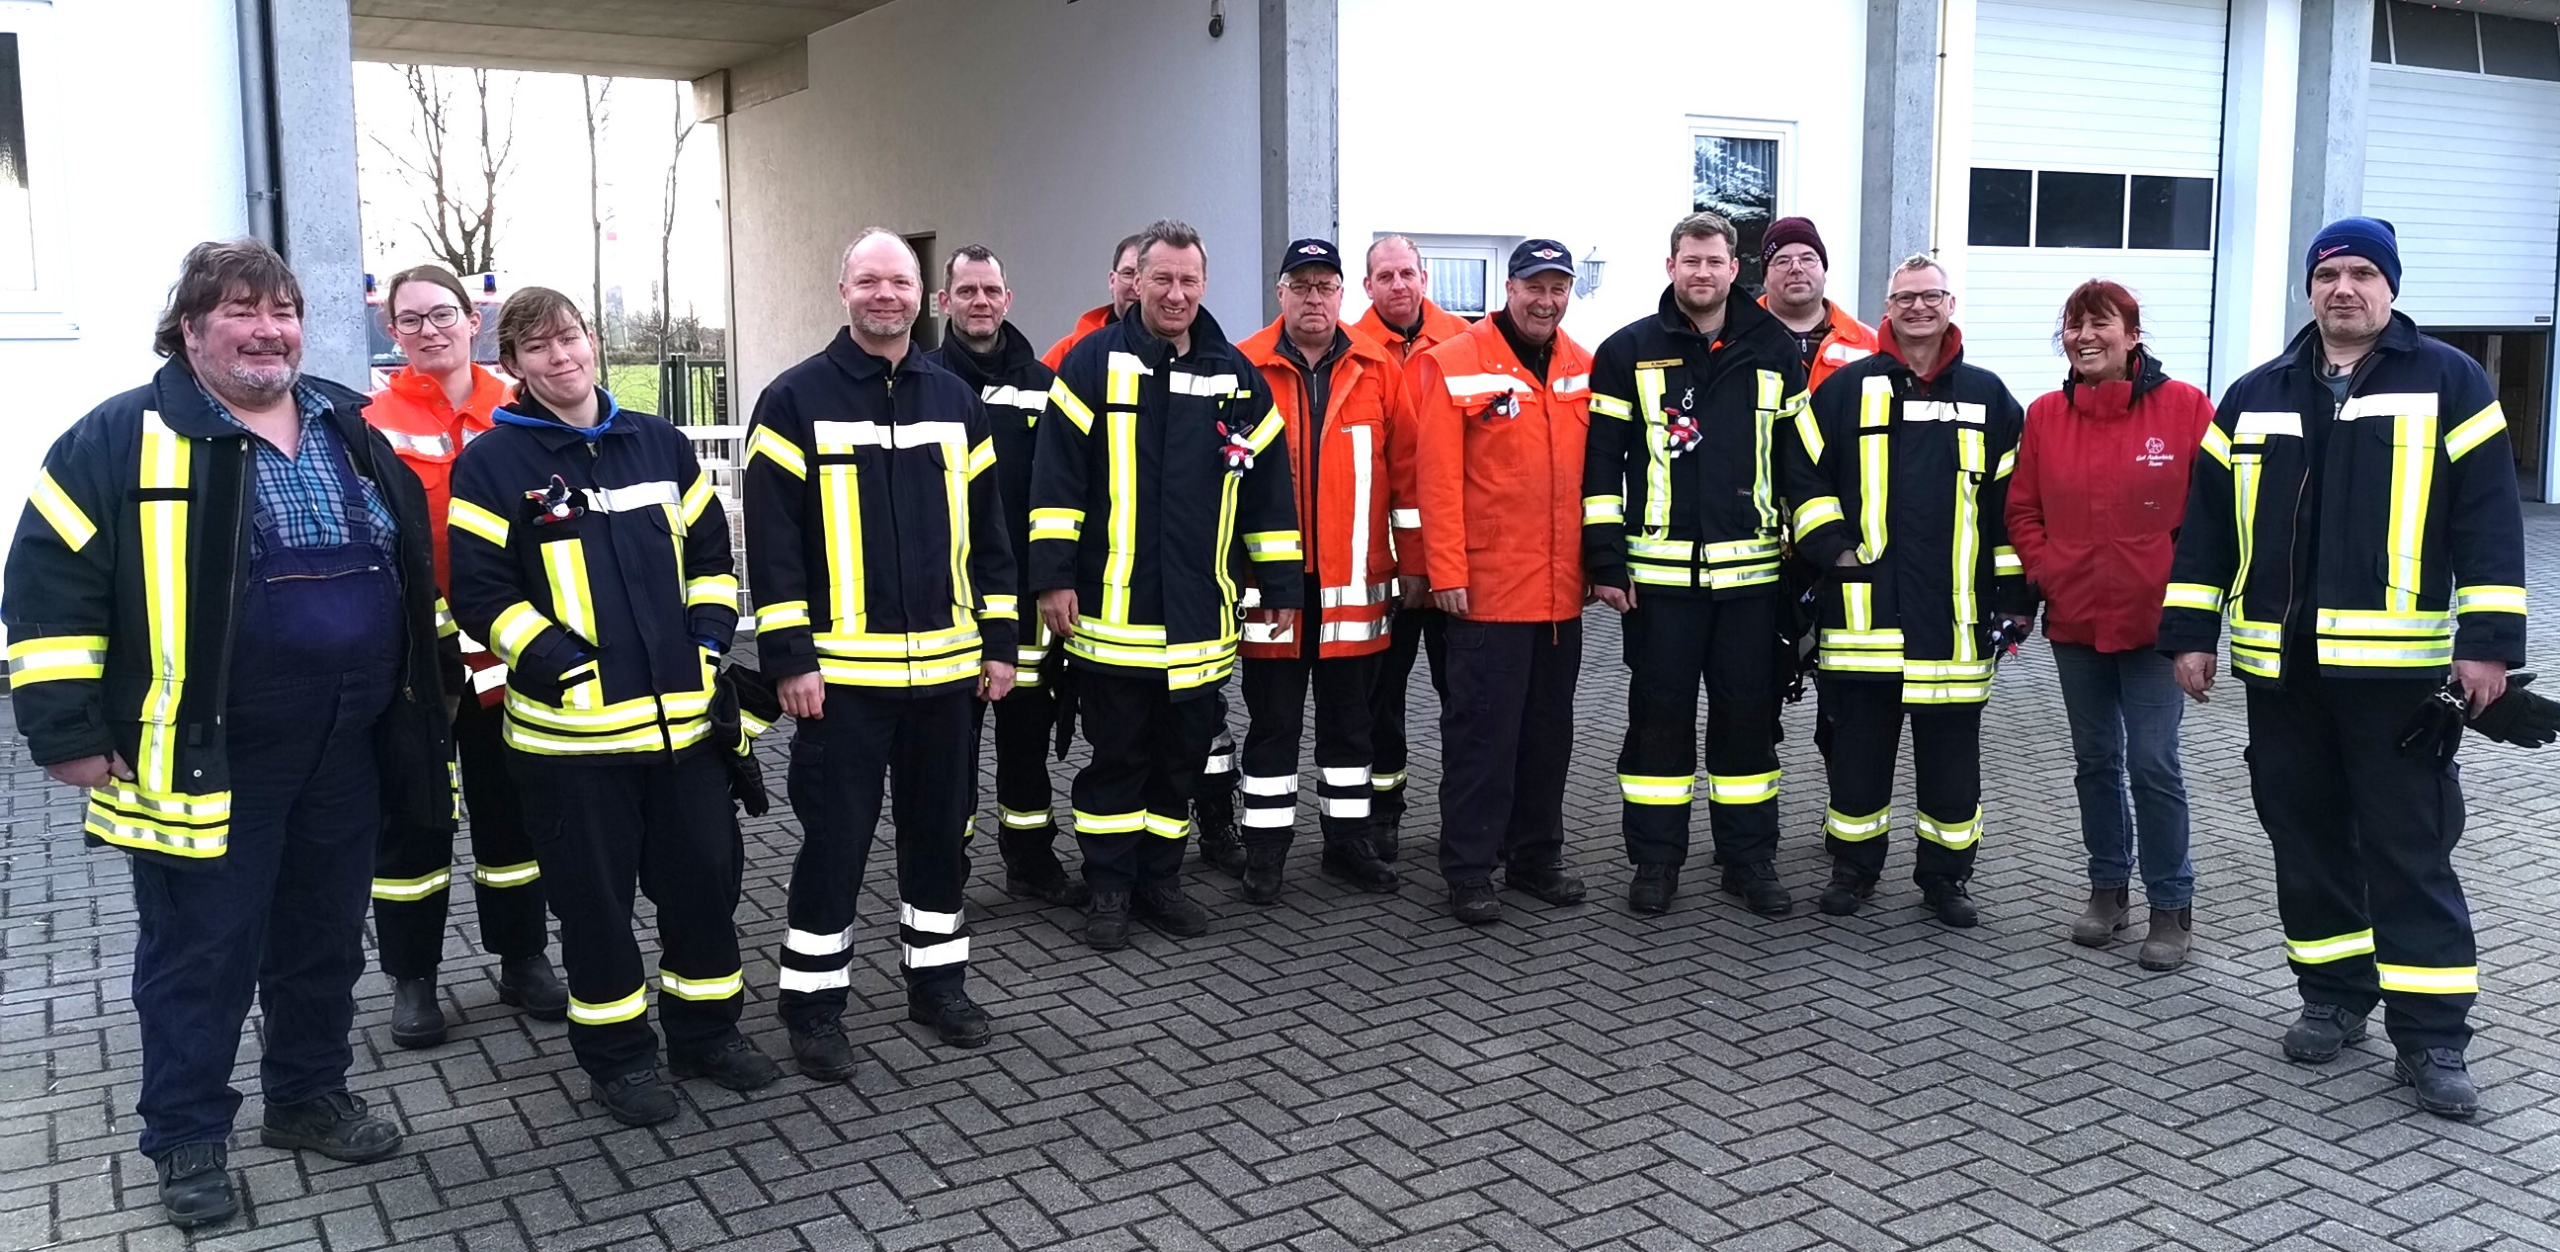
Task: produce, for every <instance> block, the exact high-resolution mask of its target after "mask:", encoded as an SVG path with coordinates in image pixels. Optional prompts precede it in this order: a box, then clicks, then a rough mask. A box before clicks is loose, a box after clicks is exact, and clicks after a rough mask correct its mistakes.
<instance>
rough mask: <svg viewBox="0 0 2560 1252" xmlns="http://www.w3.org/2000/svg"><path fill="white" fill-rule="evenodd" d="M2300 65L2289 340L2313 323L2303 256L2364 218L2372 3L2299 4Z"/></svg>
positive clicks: (2321, 0)
mask: <svg viewBox="0 0 2560 1252" xmlns="http://www.w3.org/2000/svg"><path fill="white" fill-rule="evenodd" d="M2301 3H2302V59H2301V62H2300V65H2301V69H2300V76H2299V78H2298V80H2297V81H2296V83H2295V87H2296V90H2297V99H2298V100H2299V105H2298V109H2297V114H2296V122H2297V134H2296V142H2295V146H2294V150H2293V151H2294V155H2293V188H2292V192H2293V228H2292V230H2291V232H2290V236H2289V239H2288V242H2289V244H2290V247H2289V248H2288V249H2287V256H2288V257H2289V258H2290V260H2289V265H2290V267H2291V268H2290V269H2289V270H2288V273H2289V274H2290V276H2291V279H2292V282H2291V287H2290V291H2289V292H2288V294H2287V296H2286V300H2285V318H2284V326H2285V330H2286V332H2287V333H2288V334H2290V333H2291V332H2292V331H2295V330H2299V329H2301V328H2302V327H2303V326H2305V325H2307V324H2309V322H2310V321H2311V300H2310V297H2309V295H2308V294H2307V293H2306V292H2305V291H2304V290H2303V286H2302V273H2301V269H2302V261H2301V257H2302V254H2303V251H2304V250H2305V249H2307V248H2309V247H2310V246H2311V238H2312V236H2314V235H2316V234H2318V233H2320V228H2321V227H2322V226H2324V225H2326V224H2328V223H2330V222H2333V221H2336V220H2337V219H2339V218H2341V217H2347V216H2350V215H2353V214H2357V213H2361V212H2363V211H2364V119H2365V102H2366V99H2367V97H2368V96H2370V95H2371V93H2372V87H2373V5H2374V0H2301Z"/></svg>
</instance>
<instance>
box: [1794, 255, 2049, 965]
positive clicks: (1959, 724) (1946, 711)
mask: <svg viewBox="0 0 2560 1252" xmlns="http://www.w3.org/2000/svg"><path fill="white" fill-rule="evenodd" d="M1890 290H1891V294H1890V295H1889V296H1888V297H1887V299H1886V301H1885V304H1886V312H1885V328H1884V331H1883V333H1882V334H1881V335H1879V336H1878V344H1877V351H1876V353H1875V355H1873V356H1870V357H1867V358H1865V359H1863V360H1859V361H1853V362H1851V363H1849V364H1847V365H1845V366H1842V367H1841V368H1840V370H1839V371H1838V372H1837V373H1835V374H1833V375H1832V376H1831V379H1830V381H1828V382H1826V383H1824V384H1823V386H1822V388H1821V389H1820V390H1819V391H1816V392H1815V393H1814V396H1813V403H1812V405H1811V406H1810V407H1809V408H1808V409H1806V410H1805V411H1804V412H1803V413H1802V414H1801V415H1800V416H1799V417H1798V419H1797V420H1796V421H1795V423H1794V424H1793V425H1794V435H1795V437H1794V438H1792V439H1784V440H1781V443H1782V446H1783V448H1784V450H1785V452H1786V453H1787V459H1788V464H1789V470H1788V483H1789V490H1788V493H1787V494H1788V497H1789V498H1790V499H1792V500H1794V501H1795V517H1794V521H1795V532H1796V553H1797V555H1799V556H1801V557H1803V558H1804V559H1806V560H1808V561H1811V562H1813V564H1814V565H1815V567H1816V568H1818V569H1820V570H1822V571H1823V574H1824V578H1823V580H1822V583H1821V585H1820V589H1819V595H1818V600H1819V612H1818V617H1819V628H1820V632H1821V633H1820V637H1819V640H1820V644H1821V664H1822V677H1823V698H1824V700H1825V702H1826V704H1827V706H1828V707H1829V709H1830V711H1831V714H1832V717H1833V729H1832V735H1833V737H1832V744H1831V752H1830V756H1829V758H1828V764H1829V767H1830V775H1831V778H1830V782H1831V804H1830V808H1829V810H1828V812H1827V813H1826V814H1825V820H1824V824H1823V829H1824V835H1825V840H1824V842H1825V844H1826V846H1827V847H1828V848H1829V850H1830V852H1831V858H1832V860H1831V885H1830V887H1829V888H1828V889H1827V890H1825V891H1824V892H1823V893H1822V900H1821V905H1822V911H1823V912H1825V913H1829V914H1832V915H1834V916H1846V915H1848V914H1851V913H1855V912H1857V911H1858V908H1859V905H1860V903H1861V902H1863V901H1865V900H1866V899H1868V898H1869V897H1871V896H1873V895H1874V894H1875V886H1876V880H1877V879H1878V878H1880V877H1881V876H1882V875H1883V873H1884V860H1885V848H1886V836H1887V832H1888V831H1889V830H1890V829H1891V827H1892V825H1893V806H1892V797H1893V769H1894V756H1895V752H1896V749H1897V748H1898V746H1899V745H1900V743H1901V740H1902V723H1903V719H1904V718H1905V717H1906V716H1907V717H1908V718H1909V719H1910V722H1911V749H1912V760H1913V767H1914V772H1915V775H1916V782H1917V784H1918V788H1919V796H1918V799H1919V805H1918V808H1919V817H1918V820H1917V822H1916V823H1915V829H1916V830H1917V832H1918V834H1919V837H1920V841H1919V850H1918V854H1917V859H1916V862H1915V864H1914V875H1913V876H1914V878H1915V879H1916V881H1917V882H1918V883H1919V886H1920V889H1921V893H1922V896H1923V898H1924V899H1925V901H1926V903H1927V905H1928V907H1929V908H1930V909H1931V910H1932V911H1933V912H1935V913H1936V915H1937V918H1938V920H1939V921H1941V922H1943V923H1945V924H1947V925H1949V926H1957V927H1965V926H1972V925H1975V924H1976V923H1977V922H1978V921H1979V920H1980V917H1979V913H1978V911H1977V910H1976V909H1975V907H1974V904H1973V901H1972V899H1971V896H1970V893H1969V890H1968V887H1967V884H1968V882H1969V881H1970V880H1971V878H1972V877H1973V862H1974V853H1975V851H1976V849H1977V848H1978V847H1979V845H1980V843H1981V840H1982V803H1981V801H1982V707H1983V705H1984V704H1985V703H1986V702H1987V701H1989V700H1990V698H1991V674H1992V662H1993V660H1994V658H1995V654H1996V652H1997V651H1998V650H1999V648H2000V647H2001V646H2003V644H2004V643H2005V642H2007V641H2013V640H2015V639H2017V638H2022V637H2023V636H2024V631H2025V627H2026V623H2027V621H2028V619H2029V618H2030V617H2031V616H2032V614H2033V611H2034V602H2033V600H2032V599H2031V598H2030V596H2029V592H2028V590H2027V586H2026V578H2025V575H2024V571H2023V569H2022V567H2021V566H2020V565H2019V563H2018V555H2017V553H2016V551H2015V550H2013V549H2012V548H2010V546H2009V534H2008V526H2007V523H2006V521H2005V520H2004V519H2003V517H2002V513H2003V511H2004V509H2005V508H2006V505H2007V501H2008V494H2009V474H2010V471H2011V470H2013V469H2014V468H2016V466H2017V459H2018V458H2017V447H2018V436H2019V433H2020V431H2021V430H2023V429H2024V427H2025V421H2026V419H2025V414H2024V413H2023V412H2022V411H2021V410H2020V409H2019V407H2018V401H2017V399H2016V398H2015V397H2013V396H2011V395H2010V394H2009V388H2008V387H2007V386H2006V385H2004V384H2003V383H2002V382H2001V381H2000V378H1999V376H1998V375H1996V374H1994V373H1992V372H1991V371H1989V370H1987V369H1983V368H1981V367H1979V366H1975V365H1968V364H1966V363H1965V360H1964V335H1963V333H1962V332H1961V331H1959V330H1958V329H1957V328H1956V325H1955V307H1956V300H1955V296H1954V295H1953V294H1951V293H1950V292H1948V290H1947V275H1946V271H1945V270H1943V269H1940V268H1939V267H1938V263H1937V262H1936V261H1934V260H1932V259H1930V258H1929V257H1928V256H1927V255H1926V254H1923V255H1919V256H1914V257H1912V258H1910V259H1909V260H1906V261H1904V262H1903V263H1902V264H1901V266H1900V267H1899V268H1897V269H1896V270H1895V271H1894V274H1893V281H1892V285H1891V288H1890ZM1995 627H1996V628H1997V632H1998V633H1997V634H1995V633H1994V628H1995Z"/></svg>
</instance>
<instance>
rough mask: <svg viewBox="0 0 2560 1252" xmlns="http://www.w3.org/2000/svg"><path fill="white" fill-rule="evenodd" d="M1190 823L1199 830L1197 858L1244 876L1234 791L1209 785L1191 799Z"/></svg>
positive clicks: (1220, 868)
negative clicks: (1205, 792) (1207, 792)
mask: <svg viewBox="0 0 2560 1252" xmlns="http://www.w3.org/2000/svg"><path fill="white" fill-rule="evenodd" d="M1191 824H1192V826H1193V827H1194V828H1196V829H1198V830H1199V832H1200V859H1201V860H1203V861H1206V862H1208V864H1209V868H1211V869H1214V870H1217V871H1219V872H1221V873H1225V874H1230V875H1233V876H1235V877H1238V878H1242V877H1244V857H1245V853H1244V836H1243V835H1242V834H1240V833H1238V832H1237V830H1236V793H1235V789H1234V788H1232V787H1219V786H1214V785H1213V786H1211V787H1210V789H1209V794H1207V795H1204V796H1201V797H1200V798H1199V799H1197V800H1194V801H1192V802H1191Z"/></svg>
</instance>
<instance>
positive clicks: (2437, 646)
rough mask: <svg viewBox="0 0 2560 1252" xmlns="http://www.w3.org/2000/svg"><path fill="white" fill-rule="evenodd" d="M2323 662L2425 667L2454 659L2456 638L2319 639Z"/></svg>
mask: <svg viewBox="0 0 2560 1252" xmlns="http://www.w3.org/2000/svg"><path fill="white" fill-rule="evenodd" d="M2319 658H2320V663H2321V664H2322V665H2342V666H2350V667H2355V668H2363V669H2425V668H2429V667H2431V666H2437V665H2444V664H2448V663H2450V662H2451V661H2452V660H2453V641H2452V640H2451V639H2445V640H2442V641H2439V642H2430V643H2408V644H2388V643H2371V642H2365V641H2361V640H2340V641H2332V640H2330V639H2327V638H2323V639H2321V640H2320V641H2319Z"/></svg>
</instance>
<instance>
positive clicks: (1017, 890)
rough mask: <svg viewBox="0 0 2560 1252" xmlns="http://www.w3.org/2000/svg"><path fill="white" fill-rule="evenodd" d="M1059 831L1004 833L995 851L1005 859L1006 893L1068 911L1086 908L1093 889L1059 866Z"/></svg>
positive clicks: (1014, 831) (998, 836)
mask: <svg viewBox="0 0 2560 1252" xmlns="http://www.w3.org/2000/svg"><path fill="white" fill-rule="evenodd" d="M1057 837H1058V834H1057V829H1056V828H1055V827H1050V826H1043V827H1041V828H1040V829H1038V830H1001V831H998V832H997V833H996V851H997V852H998V854H1000V855H1001V856H1002V857H1003V858H1004V893H1005V894H1006V895H1009V896H1013V897H1015V898H1016V899H1023V898H1029V899H1034V900H1039V901H1042V902H1044V903H1048V904H1055V905H1060V906H1063V907H1066V908H1071V909H1076V908H1083V907H1084V906H1085V903H1086V902H1087V901H1090V900H1091V899H1093V888H1091V887H1088V886H1086V885H1085V882H1084V880H1083V879H1082V878H1078V877H1076V876H1075V875H1072V874H1069V873H1068V872H1067V868H1066V866H1064V865H1061V864H1059V863H1058V852H1057Z"/></svg>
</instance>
